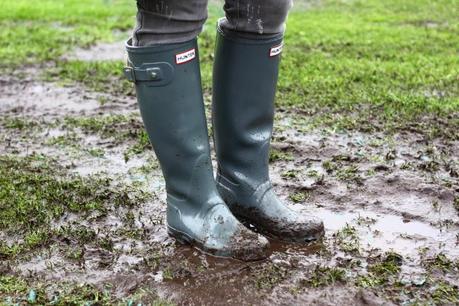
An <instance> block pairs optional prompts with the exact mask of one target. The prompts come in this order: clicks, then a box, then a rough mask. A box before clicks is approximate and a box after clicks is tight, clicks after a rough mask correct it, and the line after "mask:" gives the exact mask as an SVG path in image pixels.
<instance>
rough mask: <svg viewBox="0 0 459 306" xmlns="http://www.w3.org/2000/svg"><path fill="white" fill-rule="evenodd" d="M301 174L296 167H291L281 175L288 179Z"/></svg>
mask: <svg viewBox="0 0 459 306" xmlns="http://www.w3.org/2000/svg"><path fill="white" fill-rule="evenodd" d="M299 175H300V171H299V170H295V169H290V170H287V171H284V172H283V173H282V174H281V176H282V177H283V178H286V179H294V178H297V177H298V176H299Z"/></svg>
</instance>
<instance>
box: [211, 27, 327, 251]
mask: <svg viewBox="0 0 459 306" xmlns="http://www.w3.org/2000/svg"><path fill="white" fill-rule="evenodd" d="M281 51H282V35H281V34H279V35H274V36H270V38H267V39H265V40H259V39H257V40H254V39H248V38H241V37H240V36H237V34H236V33H235V32H231V31H228V30H222V29H221V28H220V26H219V27H218V31H217V42H216V51H215V62H214V79H213V86H214V87H213V124H214V141H215V148H216V152H217V158H218V171H217V187H218V190H219V192H220V195H221V196H222V197H223V199H224V200H225V202H226V203H227V205H228V207H229V208H230V209H231V211H232V212H233V214H234V215H235V216H236V217H237V218H238V219H239V220H241V221H242V222H243V223H244V224H246V225H251V226H253V227H254V229H255V230H256V231H258V232H259V233H262V234H263V235H265V236H267V237H270V238H274V239H277V240H281V241H286V242H309V241H314V240H317V239H319V238H320V237H322V236H323V234H324V226H323V223H322V221H321V220H319V219H317V218H315V217H313V216H310V215H307V214H299V213H297V212H294V211H293V210H291V209H289V208H288V207H287V206H285V205H284V204H283V203H282V202H281V201H280V200H279V199H278V198H277V196H276V194H275V193H274V190H273V187H272V185H271V182H270V179H269V165H268V163H269V147H270V140H271V134H272V128H273V119H274V96H275V92H276V84H277V76H278V67H279V61H280V53H281Z"/></svg>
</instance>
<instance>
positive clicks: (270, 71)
mask: <svg viewBox="0 0 459 306" xmlns="http://www.w3.org/2000/svg"><path fill="white" fill-rule="evenodd" d="M281 51H282V34H278V35H274V36H270V37H269V38H267V39H263V40H259V39H257V40H255V39H248V38H242V37H238V36H237V34H236V33H234V32H230V31H227V30H225V31H223V30H222V29H221V28H220V27H218V31H217V42H216V50H215V63H214V74H213V84H214V88H213V123H214V141H215V147H216V152H217V157H218V163H219V172H220V173H222V174H223V175H224V176H225V177H227V178H228V179H230V180H233V181H235V182H238V181H244V182H246V183H247V184H249V185H250V186H254V187H256V186H258V185H260V184H262V183H264V182H266V181H268V180H269V169H268V163H269V146H270V139H271V136H272V127H273V121H274V96H275V93H276V86H277V76H278V70H279V62H280V53H281Z"/></svg>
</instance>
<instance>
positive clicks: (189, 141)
mask: <svg viewBox="0 0 459 306" xmlns="http://www.w3.org/2000/svg"><path fill="white" fill-rule="evenodd" d="M139 2H146V1H139ZM151 2H152V3H163V2H164V3H166V2H167V3H168V5H170V6H167V7H168V9H164V10H165V11H167V12H169V13H168V14H169V15H167V14H166V15H164V14H160V13H158V12H157V11H155V12H156V13H155V14H147V15H144V18H146V19H144V20H143V21H142V24H148V25H155V24H161V22H164V24H161V29H160V30H161V35H157V34H154V32H158V29H156V28H155V27H152V28H150V31H149V35H143V34H142V35H139V37H138V39H139V40H137V42H138V44H139V45H141V46H137V45H135V44H133V43H132V40H129V41H128V42H127V46H126V49H127V53H128V67H126V68H125V70H124V72H125V75H126V77H127V78H128V79H129V80H131V81H133V82H134V83H135V87H136V92H137V101H138V104H139V108H140V113H141V115H142V119H143V122H144V124H145V128H146V130H147V133H148V136H149V138H150V141H151V143H152V145H153V149H154V151H155V153H156V156H157V158H158V160H159V163H160V165H161V169H162V172H163V175H164V179H165V182H166V190H167V228H168V232H169V234H170V235H172V236H173V237H175V238H176V239H177V240H178V241H181V242H187V243H191V244H192V245H194V246H195V247H197V248H198V249H200V250H203V251H205V252H207V253H211V254H215V255H218V256H229V257H234V258H238V259H242V260H258V259H262V258H265V257H266V256H267V252H266V251H267V247H268V241H267V240H266V238H264V237H261V236H259V235H257V234H255V233H253V232H251V231H249V230H248V229H247V228H246V227H244V226H243V225H242V224H241V223H240V222H239V221H238V220H237V219H236V218H235V217H234V216H233V215H232V214H231V212H230V211H229V209H228V207H227V206H226V204H225V203H224V202H223V200H222V199H221V197H220V195H219V193H218V191H217V189H216V184H215V180H214V177H213V171H212V163H211V159H210V148H209V136H208V132H207V123H206V118H205V112H204V104H203V97H202V89H201V75H200V69H199V55H198V47H197V40H196V35H197V33H198V32H199V31H198V29H199V28H200V26H199V27H196V28H195V30H193V31H191V32H190V31H188V30H189V28H186V27H181V26H180V27H179V26H178V25H179V23H176V21H177V20H182V19H183V16H188V17H189V18H190V19H193V20H199V18H200V17H199V16H200V15H199V14H200V13H199V14H198V13H196V14H198V15H199V16H198V15H196V16H194V15H193V13H192V12H193V10H194V8H193V7H191V6H192V5H197V4H199V3H201V2H202V1H201V2H199V1H189V3H190V7H189V6H185V5H182V4H179V3H182V2H183V3H188V1H180V0H174V1H151ZM198 2H199V3H198ZM153 7H154V8H156V6H153ZM160 7H161V6H158V8H160ZM201 7H202V6H201ZM140 9H142V10H143V9H144V6H140ZM169 10H170V11H169ZM161 12H162V11H161ZM140 14H143V12H140ZM165 16H171V18H170V22H171V27H168V24H167V22H166V21H165V20H164V17H165ZM193 16H194V17H193ZM185 28H186V29H187V31H183V29H185ZM180 29H182V30H180ZM178 33H181V34H180V35H178ZM190 33H193V34H190ZM190 35H191V37H190ZM171 39H172V40H173V41H177V42H175V43H170V41H171ZM165 42H168V43H165ZM145 45H149V46H145Z"/></svg>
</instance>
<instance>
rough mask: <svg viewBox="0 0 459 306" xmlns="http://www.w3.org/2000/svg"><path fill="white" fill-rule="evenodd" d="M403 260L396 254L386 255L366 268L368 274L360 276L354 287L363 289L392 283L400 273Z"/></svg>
mask: <svg viewBox="0 0 459 306" xmlns="http://www.w3.org/2000/svg"><path fill="white" fill-rule="evenodd" d="M402 261H403V258H402V257H401V256H400V255H399V254H396V253H387V254H386V255H385V258H384V259H383V260H382V261H380V262H377V263H374V264H372V265H370V266H369V267H368V274H367V275H363V276H360V277H359V278H358V279H357V281H356V285H357V286H360V287H364V288H368V287H377V286H382V285H387V284H389V283H393V282H394V281H395V279H396V277H397V276H398V274H399V273H400V270H401V268H400V267H401V265H402Z"/></svg>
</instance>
